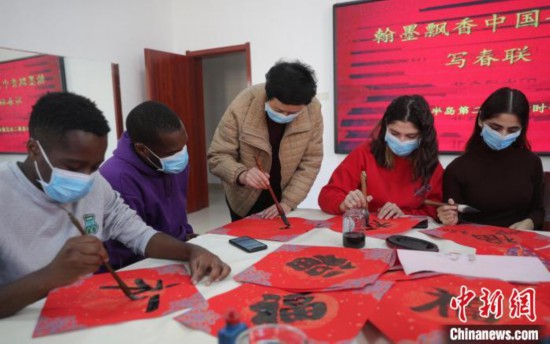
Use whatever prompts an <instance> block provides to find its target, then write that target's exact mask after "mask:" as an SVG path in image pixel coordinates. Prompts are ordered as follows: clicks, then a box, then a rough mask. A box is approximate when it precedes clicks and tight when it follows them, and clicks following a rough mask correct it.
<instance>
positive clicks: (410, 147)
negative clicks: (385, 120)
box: [385, 131, 420, 156]
mask: <svg viewBox="0 0 550 344" xmlns="http://www.w3.org/2000/svg"><path fill="white" fill-rule="evenodd" d="M385 141H386V143H387V144H388V146H389V147H390V149H391V150H392V152H393V153H394V154H395V155H397V156H408V155H410V154H411V153H412V152H413V151H414V150H415V149H417V148H418V146H419V145H420V139H414V140H408V141H404V142H402V141H401V140H399V139H398V138H397V137H395V136H393V135H392V134H391V133H390V132H389V131H386V137H385Z"/></svg>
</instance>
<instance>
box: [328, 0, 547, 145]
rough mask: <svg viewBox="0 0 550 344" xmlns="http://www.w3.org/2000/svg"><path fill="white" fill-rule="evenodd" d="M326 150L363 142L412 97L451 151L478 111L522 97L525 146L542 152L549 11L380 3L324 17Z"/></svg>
mask: <svg viewBox="0 0 550 344" xmlns="http://www.w3.org/2000/svg"><path fill="white" fill-rule="evenodd" d="M334 24H335V25H334V28H335V29H334V30H335V32H334V37H335V40H334V58H335V83H336V91H335V93H336V94H335V110H336V119H335V121H336V128H337V129H336V152H337V153H348V152H350V151H351V150H352V149H353V148H354V147H356V146H357V145H359V144H360V143H362V142H364V141H365V139H366V138H367V137H368V136H369V134H370V131H371V130H372V129H373V127H374V126H375V125H376V123H377V122H378V121H379V120H380V118H381V117H382V115H383V113H384V111H385V109H386V107H387V106H388V105H389V103H390V102H391V101H392V100H393V99H394V98H396V97H398V96H400V95H404V94H419V95H422V96H424V97H425V98H426V99H427V101H428V103H429V104H430V107H431V110H432V113H433V115H434V117H435V125H436V129H437V133H438V140H439V148H440V150H441V151H442V152H461V151H462V150H463V149H464V145H465V143H466V141H467V140H468V138H469V137H470V135H471V133H472V130H473V127H474V122H475V118H476V115H477V112H478V110H479V106H480V105H481V103H482V102H483V101H484V100H485V99H486V98H487V97H488V96H489V95H490V94H491V93H492V92H493V91H495V90H496V89H498V88H501V87H512V88H517V89H519V90H521V91H523V92H524V93H525V94H526V95H527V98H528V99H529V101H530V104H531V124H530V126H529V132H528V139H529V141H530V142H531V144H532V147H533V150H534V151H535V152H550V136H549V135H548V134H547V133H548V132H549V130H550V45H549V44H547V42H548V38H549V37H550V6H548V3H547V5H546V6H545V5H543V4H542V3H541V2H540V1H537V0H521V1H519V0H518V1H498V2H494V1H487V2H485V1H474V2H471V1H469V2H466V1H463V2H457V1H449V0H426V1H422V2H418V1H400V0H383V1H372V2H361V3H349V4H341V5H336V6H335V10H334Z"/></svg>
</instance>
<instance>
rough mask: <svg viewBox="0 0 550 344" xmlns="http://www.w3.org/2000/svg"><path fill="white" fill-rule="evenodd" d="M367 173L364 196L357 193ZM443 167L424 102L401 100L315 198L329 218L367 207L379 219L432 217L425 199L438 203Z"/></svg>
mask: <svg viewBox="0 0 550 344" xmlns="http://www.w3.org/2000/svg"><path fill="white" fill-rule="evenodd" d="M361 171H366V172H367V191H368V194H369V196H368V197H364V196H363V194H362V193H361V191H360V190H359V189H360V183H361V182H360V178H361ZM442 176H443V168H442V167H441V164H440V163H439V160H438V157H437V137H436V132H435V128H434V119H433V116H432V114H431V112H430V107H429V105H428V103H427V102H426V100H425V99H424V98H423V97H421V96H418V95H413V96H400V97H398V98H396V99H394V100H393V101H392V102H391V104H390V105H389V106H388V108H387V109H386V112H385V113H384V116H383V117H382V119H381V120H380V122H379V123H378V125H377V126H376V127H375V128H374V129H373V131H372V133H371V140H369V141H367V142H365V143H363V144H362V145H360V146H359V147H357V148H355V149H354V150H353V151H352V152H351V153H350V154H349V155H348V156H347V157H346V158H345V159H344V161H342V163H341V164H340V165H339V166H338V167H337V168H336V170H334V173H333V174H332V176H331V178H330V180H329V182H328V184H327V185H325V186H324V187H323V189H322V190H321V193H320V194H319V206H320V207H321V209H322V210H323V211H325V212H327V213H330V214H342V213H344V212H345V211H346V210H347V209H350V208H365V207H367V204H368V210H369V211H370V212H374V213H378V216H379V217H380V218H383V219H385V218H393V217H398V216H402V215H404V214H411V215H428V216H431V217H435V216H436V210H435V209H434V208H433V207H428V206H425V205H424V204H423V201H424V200H425V199H431V200H436V201H440V200H441V198H442V194H441V193H442V192H441V181H442Z"/></svg>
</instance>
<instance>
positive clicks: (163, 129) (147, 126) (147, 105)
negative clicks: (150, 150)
mask: <svg viewBox="0 0 550 344" xmlns="http://www.w3.org/2000/svg"><path fill="white" fill-rule="evenodd" d="M181 127H182V123H181V120H180V119H179V117H178V115H176V113H175V112H174V111H172V109H170V108H169V107H168V106H166V105H164V104H162V103H159V102H155V101H146V102H143V103H141V104H139V105H138V106H136V107H135V108H133V109H132V111H130V113H129V114H128V117H126V130H127V131H128V135H130V139H131V140H132V142H134V143H137V142H141V143H143V144H145V145H148V144H151V143H153V142H154V141H155V140H156V139H157V137H158V134H159V133H171V132H173V131H176V130H180V129H181Z"/></svg>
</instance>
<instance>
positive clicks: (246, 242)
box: [229, 236, 267, 253]
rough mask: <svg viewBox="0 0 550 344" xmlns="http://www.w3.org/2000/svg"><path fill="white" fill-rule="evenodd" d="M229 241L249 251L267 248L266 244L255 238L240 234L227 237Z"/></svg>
mask: <svg viewBox="0 0 550 344" xmlns="http://www.w3.org/2000/svg"><path fill="white" fill-rule="evenodd" d="M229 243H230V244H231V245H233V246H236V247H238V248H240V249H241V250H243V251H245V252H249V253H250V252H257V251H261V250H265V249H267V245H266V244H264V243H263V242H260V241H258V240H256V239H252V238H251V237H249V236H242V237H238V238H233V239H229Z"/></svg>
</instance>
